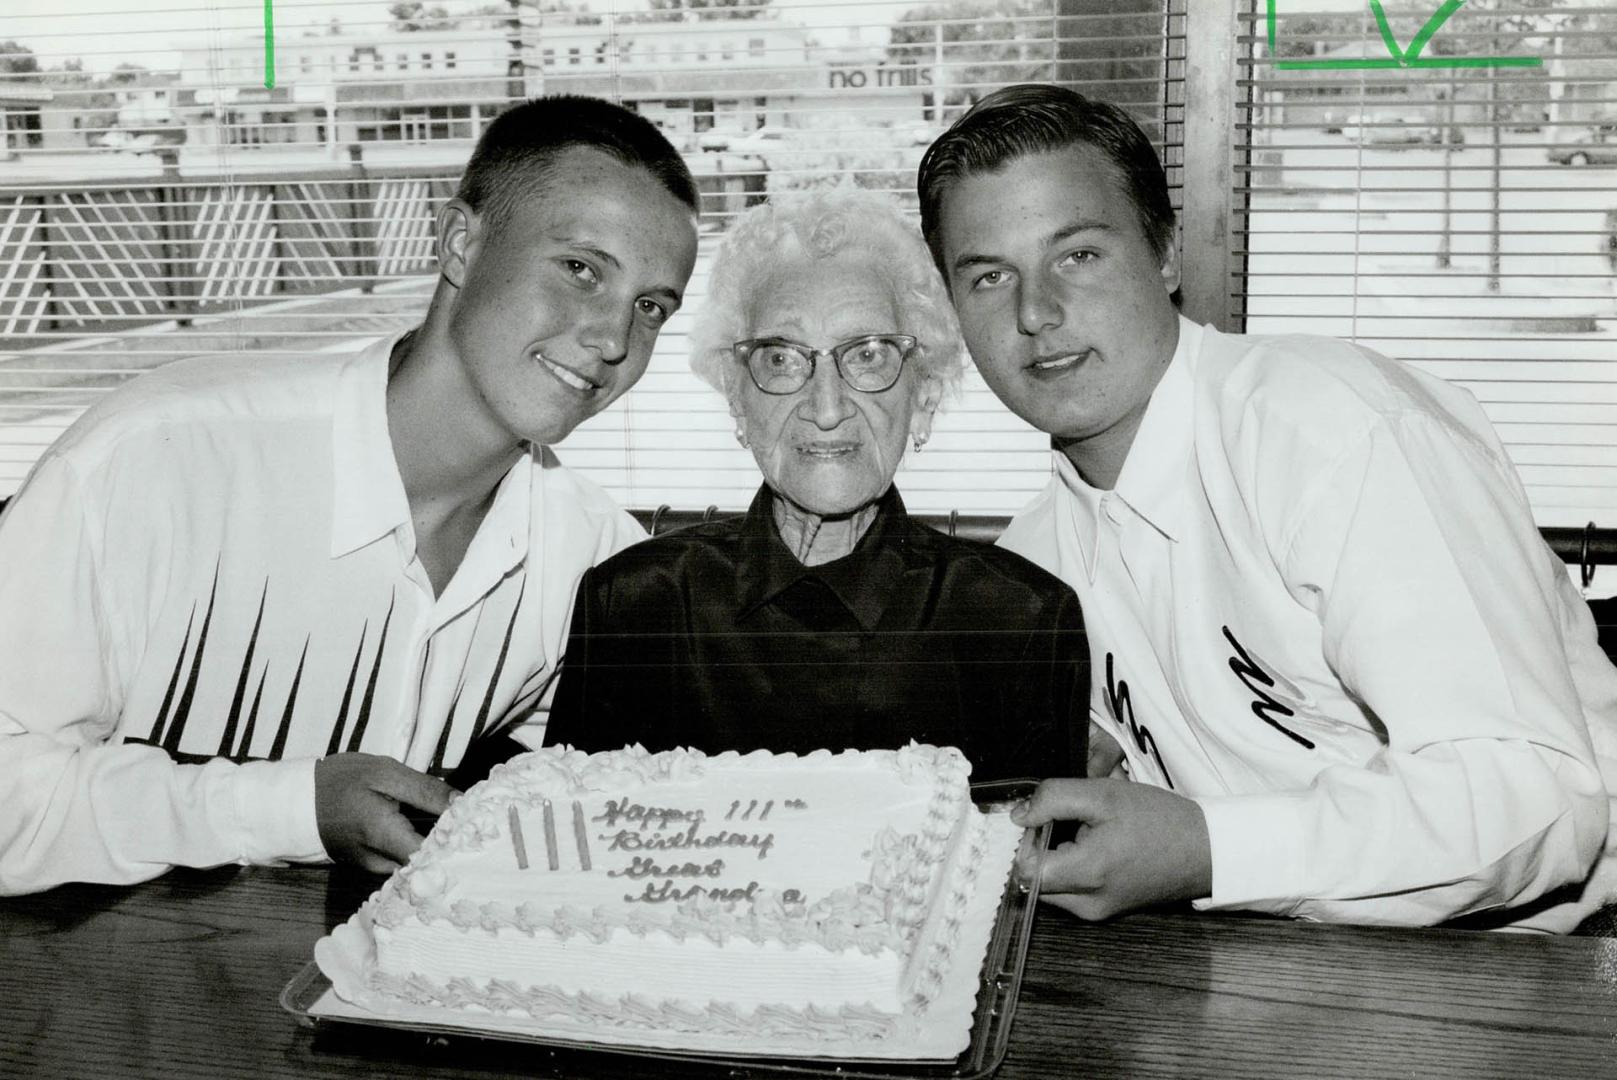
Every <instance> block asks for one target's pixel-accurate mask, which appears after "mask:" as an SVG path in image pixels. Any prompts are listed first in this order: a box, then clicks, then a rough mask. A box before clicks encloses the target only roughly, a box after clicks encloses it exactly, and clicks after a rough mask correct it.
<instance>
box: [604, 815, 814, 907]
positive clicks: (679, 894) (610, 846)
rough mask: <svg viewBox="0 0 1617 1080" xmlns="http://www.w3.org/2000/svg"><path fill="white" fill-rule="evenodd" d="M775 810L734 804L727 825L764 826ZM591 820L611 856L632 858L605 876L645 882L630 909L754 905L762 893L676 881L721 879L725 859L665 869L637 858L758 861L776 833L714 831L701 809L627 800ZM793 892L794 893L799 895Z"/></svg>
mask: <svg viewBox="0 0 1617 1080" xmlns="http://www.w3.org/2000/svg"><path fill="white" fill-rule="evenodd" d="M792 801H797V800H792ZM788 805H789V803H788ZM800 805H801V804H800ZM774 808H775V801H774V800H773V799H770V800H766V801H763V802H760V801H759V800H757V799H752V800H749V801H748V802H746V803H743V802H741V801H740V800H734V801H732V802H731V804H730V808H729V810H728V812H727V813H725V815H724V819H725V820H726V821H731V820H739V821H755V822H760V823H761V822H763V821H765V820H766V819H767V818H768V817H769V814H770V811H771V810H773V809H774ZM590 820H591V821H592V822H595V823H597V824H599V825H602V826H605V831H602V832H600V833H598V834H597V835H598V837H599V839H600V840H602V841H604V842H605V844H606V852H607V854H609V855H610V854H617V853H622V854H627V855H629V856H630V861H629V864H628V865H627V866H622V867H619V868H617V869H614V870H608V871H607V872H606V874H607V876H608V877H614V878H626V879H628V880H630V881H641V880H645V887H644V889H643V891H641V892H640V893H639V894H633V893H625V894H624V897H623V899H624V901H625V902H628V903H636V902H640V903H648V904H660V903H667V902H669V901H675V902H677V901H682V900H690V899H693V898H695V897H707V898H708V899H710V900H716V901H721V902H730V901H751V900H752V899H753V897H754V894H755V893H756V892H757V890H758V888H759V885H758V882H756V881H752V882H748V883H747V884H746V885H744V886H736V887H731V888H725V887H721V886H719V885H718V884H712V885H709V884H696V883H690V884H685V883H681V882H679V881H676V879H677V878H687V879H688V878H696V877H699V878H719V877H720V876H721V875H723V874H724V872H725V860H724V859H722V858H719V859H712V860H711V861H706V862H670V863H667V864H663V863H659V862H657V861H656V859H655V858H654V857H653V856H651V855H648V854H637V853H639V852H679V851H699V850H701V851H707V850H712V849H714V848H741V849H748V850H752V851H755V852H757V855H758V858H760V859H765V858H768V856H769V852H770V850H771V849H772V848H773V847H774V846H775V834H774V833H773V832H742V831H739V830H736V829H731V828H717V829H714V828H713V827H712V826H711V825H710V824H709V819H708V816H707V813H706V811H704V810H702V809H700V808H687V807H675V806H653V805H648V804H645V803H638V802H635V801H634V800H632V799H630V798H627V797H624V798H616V799H608V800H606V803H605V806H604V808H603V809H602V810H601V812H600V813H598V814H595V815H594V816H593V817H591V818H590ZM704 826H706V828H704ZM709 830H711V831H709ZM646 879H650V880H646ZM792 891H793V893H794V894H795V893H796V890H792Z"/></svg>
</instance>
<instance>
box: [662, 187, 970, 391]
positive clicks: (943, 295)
mask: <svg viewBox="0 0 1617 1080" xmlns="http://www.w3.org/2000/svg"><path fill="white" fill-rule="evenodd" d="M830 258H837V259H854V260H858V261H862V262H864V263H866V264H868V265H869V266H870V267H871V268H872V269H874V270H875V271H876V272H877V273H879V274H881V275H883V276H885V277H886V278H887V279H888V281H889V282H890V283H891V285H892V289H893V297H894V299H895V300H897V308H898V312H899V321H900V323H901V325H899V326H897V327H895V328H894V329H895V331H896V332H898V333H904V334H909V335H911V336H913V337H914V338H915V339H916V341H917V343H918V345H917V349H916V353H915V356H914V359H912V361H911V363H916V364H918V367H919V370H920V372H921V374H922V375H924V376H927V377H930V378H933V379H936V380H937V381H938V382H939V384H940V386H941V389H942V391H943V392H944V394H945V395H947V394H948V392H949V391H951V390H953V389H954V388H955V387H956V386H958V385H959V382H960V376H961V374H962V372H963V371H964V370H965V358H966V345H965V342H964V341H963V340H962V339H961V337H960V322H959V320H958V319H957V318H956V317H955V312H954V306H953V305H952V304H950V303H949V294H948V292H947V291H946V290H945V289H944V286H943V279H942V277H940V276H939V274H938V271H937V267H936V266H935V265H934V264H933V262H932V256H931V253H930V252H928V250H927V246H926V242H925V241H924V240H922V239H921V231H920V228H919V227H918V226H917V225H916V224H915V223H914V222H912V221H911V220H910V219H909V218H907V217H906V216H905V215H904V213H903V211H902V210H900V209H899V206H898V203H897V201H896V200H894V199H892V198H890V197H888V196H885V195H882V194H880V193H878V192H874V191H865V190H862V189H859V188H833V189H830V190H828V191H817V192H813V193H810V194H804V195H794V196H787V197H784V198H776V199H771V200H770V201H769V202H766V203H761V204H760V205H758V206H754V207H752V208H751V209H750V210H747V211H746V212H745V213H743V214H741V215H740V216H739V217H737V218H736V220H735V221H734V222H733V223H732V224H731V226H730V231H729V233H728V235H727V236H726V237H725V240H724V243H723V244H722V245H721V246H720V248H719V251H718V254H717V255H716V256H715V258H714V260H713V270H712V274H711V276H710V277H709V280H708V289H707V299H706V301H705V302H704V303H703V305H702V309H701V310H700V311H699V312H698V313H697V315H696V319H695V323H694V324H693V326H692V329H691V334H690V362H691V370H692V371H694V372H695V373H696V374H697V375H698V376H700V377H701V378H702V379H703V381H705V382H707V383H708V384H709V385H711V386H713V387H715V388H716V389H718V390H719V391H720V392H721V393H723V394H725V395H726V396H727V397H731V398H732V399H733V397H734V395H735V393H736V390H737V388H738V387H739V385H740V382H739V381H738V380H737V379H735V378H733V377H727V376H733V375H734V374H735V373H737V372H738V371H739V370H740V369H739V365H738V364H737V362H736V359H735V354H734V352H733V351H732V346H734V345H735V343H736V342H737V341H739V340H741V339H743V338H745V337H747V336H748V334H749V332H750V331H749V327H748V325H747V312H748V310H749V309H750V308H751V306H752V300H753V297H754V295H755V291H756V290H757V289H758V288H759V287H760V286H762V285H764V284H765V283H767V281H768V280H769V277H770V274H771V273H772V272H774V271H778V270H779V269H780V268H781V267H782V266H788V265H792V264H794V263H798V262H813V261H816V260H819V259H830ZM921 383H922V380H917V381H916V386H917V387H919V386H920V385H921Z"/></svg>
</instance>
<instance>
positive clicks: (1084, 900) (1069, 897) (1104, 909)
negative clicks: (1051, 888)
mask: <svg viewBox="0 0 1617 1080" xmlns="http://www.w3.org/2000/svg"><path fill="white" fill-rule="evenodd" d="M1039 899H1040V900H1041V901H1043V902H1044V903H1046V904H1049V905H1050V906H1051V907H1058V908H1060V909H1061V910H1063V911H1065V912H1068V913H1069V914H1072V915H1076V916H1078V918H1080V919H1083V920H1084V921H1085V922H1098V921H1100V920H1102V919H1109V918H1111V917H1112V916H1113V915H1115V914H1117V912H1116V911H1114V910H1113V909H1112V905H1111V904H1110V903H1109V902H1108V901H1107V900H1106V899H1105V898H1104V897H1102V896H1098V895H1096V894H1094V893H1073V894H1062V893H1054V894H1045V893H1040V894H1039Z"/></svg>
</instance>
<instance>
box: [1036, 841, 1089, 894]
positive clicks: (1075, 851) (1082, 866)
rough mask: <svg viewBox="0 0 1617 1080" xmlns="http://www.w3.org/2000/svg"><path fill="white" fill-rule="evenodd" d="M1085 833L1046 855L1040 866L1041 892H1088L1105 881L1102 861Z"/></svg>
mask: <svg viewBox="0 0 1617 1080" xmlns="http://www.w3.org/2000/svg"><path fill="white" fill-rule="evenodd" d="M1087 840H1088V837H1087V835H1086V834H1082V833H1081V834H1079V837H1078V839H1076V840H1073V841H1071V842H1069V843H1065V844H1062V845H1061V846H1060V847H1058V848H1056V849H1055V850H1054V851H1047V852H1045V854H1044V862H1043V864H1042V865H1041V866H1040V868H1039V892H1040V893H1046V892H1049V893H1088V892H1094V891H1095V890H1096V889H1099V888H1101V887H1102V886H1103V885H1104V884H1105V878H1104V875H1103V874H1102V873H1101V870H1100V860H1099V858H1098V857H1097V855H1098V853H1097V852H1096V850H1095V848H1094V845H1093V844H1091V843H1088V842H1086V841H1087Z"/></svg>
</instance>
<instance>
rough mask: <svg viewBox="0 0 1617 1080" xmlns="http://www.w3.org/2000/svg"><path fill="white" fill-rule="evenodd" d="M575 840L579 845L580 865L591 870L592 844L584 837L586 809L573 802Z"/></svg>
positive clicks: (575, 800)
mask: <svg viewBox="0 0 1617 1080" xmlns="http://www.w3.org/2000/svg"><path fill="white" fill-rule="evenodd" d="M573 840H574V841H576V842H577V844H578V865H579V866H581V867H583V868H584V869H585V870H588V869H589V868H590V842H589V839H588V838H587V837H586V836H585V835H584V808H583V807H582V806H580V805H579V804H578V800H577V799H574V800H573Z"/></svg>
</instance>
